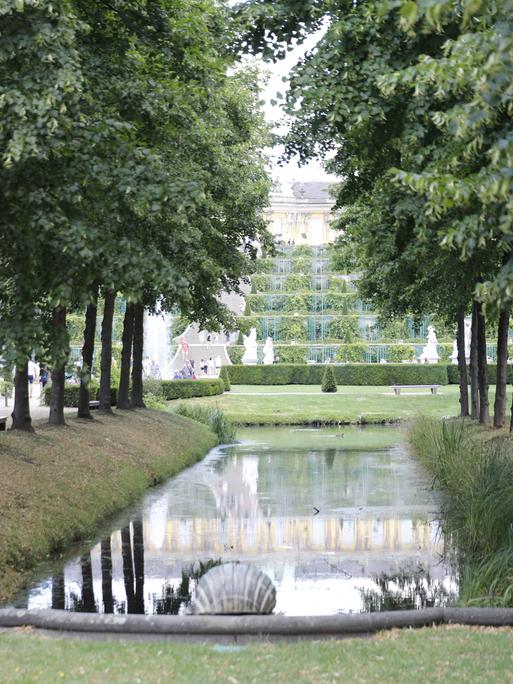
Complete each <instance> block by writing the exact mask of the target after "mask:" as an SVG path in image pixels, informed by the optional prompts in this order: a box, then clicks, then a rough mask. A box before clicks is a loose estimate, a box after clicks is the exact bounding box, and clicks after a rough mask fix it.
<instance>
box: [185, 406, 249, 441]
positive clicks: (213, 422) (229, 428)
mask: <svg viewBox="0 0 513 684" xmlns="http://www.w3.org/2000/svg"><path fill="white" fill-rule="evenodd" d="M175 413H177V414H178V415H180V416H185V417H186V418H191V419H192V420H196V421H198V422H199V423H203V424H204V425H206V426H207V427H209V428H210V429H211V430H212V432H214V433H215V434H216V435H217V438H218V440H219V444H230V443H231V442H233V441H234V440H235V436H236V431H235V427H234V425H233V423H232V422H231V421H230V420H229V419H228V418H227V417H226V416H225V415H224V413H223V412H222V411H220V410H219V409H218V408H211V407H207V406H191V405H190V404H178V406H177V407H176V409H175Z"/></svg>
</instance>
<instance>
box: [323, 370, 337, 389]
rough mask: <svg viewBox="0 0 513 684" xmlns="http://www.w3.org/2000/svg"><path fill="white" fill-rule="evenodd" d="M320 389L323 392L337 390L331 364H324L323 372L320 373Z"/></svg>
mask: <svg viewBox="0 0 513 684" xmlns="http://www.w3.org/2000/svg"><path fill="white" fill-rule="evenodd" d="M321 390H322V391H323V392H336V391H337V381H336V380H335V373H334V372H333V368H332V367H331V366H326V368H325V369H324V373H323V374H322V385H321Z"/></svg>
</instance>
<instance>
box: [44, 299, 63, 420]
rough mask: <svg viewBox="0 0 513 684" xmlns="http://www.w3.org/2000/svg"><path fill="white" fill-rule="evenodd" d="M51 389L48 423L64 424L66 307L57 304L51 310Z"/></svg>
mask: <svg viewBox="0 0 513 684" xmlns="http://www.w3.org/2000/svg"><path fill="white" fill-rule="evenodd" d="M52 337H53V341H52V345H53V355H54V361H53V367H52V391H51V393H50V417H49V418H48V424H49V425H65V424H66V422H65V420H64V384H65V382H66V357H67V355H66V354H65V352H64V344H65V342H64V340H66V339H67V330H66V309H65V307H63V306H59V307H57V308H56V309H54V310H53V311H52Z"/></svg>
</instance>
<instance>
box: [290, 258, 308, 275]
mask: <svg viewBox="0 0 513 684" xmlns="http://www.w3.org/2000/svg"><path fill="white" fill-rule="evenodd" d="M291 270H292V272H293V273H303V274H307V273H310V271H311V270H312V260H311V259H309V258H308V257H299V258H298V259H294V260H293V261H292V264H291Z"/></svg>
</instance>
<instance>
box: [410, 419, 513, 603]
mask: <svg viewBox="0 0 513 684" xmlns="http://www.w3.org/2000/svg"><path fill="white" fill-rule="evenodd" d="M410 442H411V444H412V446H413V448H414V451H415V453H416V454H417V456H418V457H419V458H420V460H421V461H422V462H423V463H424V465H425V466H426V468H427V469H428V470H429V471H430V472H431V473H432V474H433V476H434V479H435V483H436V484H438V485H439V486H440V487H441V488H442V489H443V490H444V491H445V493H446V496H445V502H444V506H443V519H444V526H445V530H446V534H447V535H448V537H449V538H450V539H451V541H453V542H454V545H455V547H457V549H458V564H459V573H460V601H461V603H464V604H469V605H495V606H513V443H512V442H511V440H510V438H509V436H508V435H507V434H504V433H496V432H493V431H491V430H488V429H485V428H482V427H479V426H477V425H473V424H470V423H469V422H463V421H461V420H452V421H437V420H433V419H427V418H422V419H417V420H416V421H415V422H414V423H413V425H412V428H411V431H410Z"/></svg>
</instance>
